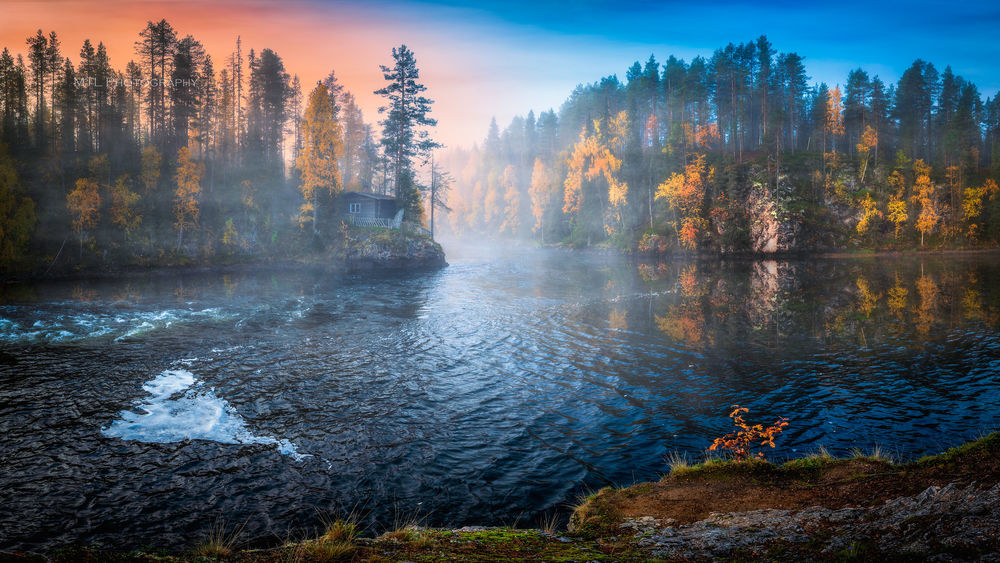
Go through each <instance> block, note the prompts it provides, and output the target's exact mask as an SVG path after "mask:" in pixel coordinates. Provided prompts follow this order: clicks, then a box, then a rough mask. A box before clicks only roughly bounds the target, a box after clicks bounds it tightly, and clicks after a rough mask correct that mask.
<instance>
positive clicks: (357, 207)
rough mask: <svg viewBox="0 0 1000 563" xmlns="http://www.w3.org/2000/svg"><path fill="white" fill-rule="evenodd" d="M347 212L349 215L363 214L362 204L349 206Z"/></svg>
mask: <svg viewBox="0 0 1000 563" xmlns="http://www.w3.org/2000/svg"><path fill="white" fill-rule="evenodd" d="M347 212H348V213H361V204H360V203H351V204H348V208H347Z"/></svg>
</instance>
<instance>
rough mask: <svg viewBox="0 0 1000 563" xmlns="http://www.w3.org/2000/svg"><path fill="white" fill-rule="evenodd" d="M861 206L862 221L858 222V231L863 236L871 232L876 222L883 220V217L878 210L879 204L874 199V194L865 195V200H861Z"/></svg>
mask: <svg viewBox="0 0 1000 563" xmlns="http://www.w3.org/2000/svg"><path fill="white" fill-rule="evenodd" d="M859 205H860V207H861V220H860V221H858V226H857V230H858V234H859V235H863V234H865V233H867V232H868V231H869V230H871V228H872V227H873V226H874V224H875V220H876V219H881V218H882V217H883V215H882V212H881V211H879V209H878V204H877V203H875V200H874V199H872V194H865V198H864V199H863V200H861V203H860V204H859Z"/></svg>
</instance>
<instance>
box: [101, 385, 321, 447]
mask: <svg viewBox="0 0 1000 563" xmlns="http://www.w3.org/2000/svg"><path fill="white" fill-rule="evenodd" d="M196 381H197V380H196V379H195V377H194V374H193V373H191V372H190V371H187V370H185V369H171V370H167V371H164V372H163V373H161V374H160V375H158V376H156V377H155V378H153V379H152V380H151V381H147V382H146V383H145V384H144V385H143V386H142V389H143V390H144V391H146V392H147V393H149V394H150V397H149V398H147V399H146V400H145V402H144V403H142V404H140V405H137V406H136V409H135V411H123V412H122V413H121V414H120V415H119V418H118V419H117V420H115V421H114V422H112V423H111V425H110V426H108V427H107V428H102V429H101V433H102V434H104V435H105V436H107V437H110V438H121V439H122V440H136V441H139V442H154V443H160V444H163V443H170V442H181V441H184V440H210V441H213V442H219V443H222V444H266V445H274V446H276V447H277V449H278V451H279V452H281V453H282V454H284V455H287V456H289V457H291V458H293V459H295V460H301V459H303V458H306V457H311V456H310V455H309V454H300V453H299V452H298V450H297V449H296V447H295V445H294V444H292V443H291V442H289V441H288V440H285V439H278V438H274V437H271V436H257V435H255V434H254V433H253V432H251V431H250V429H249V428H247V425H246V421H245V420H244V419H243V417H241V416H240V415H239V413H237V412H236V410H235V409H233V407H232V406H231V405H230V404H229V403H228V402H227V401H226V400H225V399H222V398H220V397H218V396H216V395H215V392H214V390H212V389H207V390H206V389H199V388H198V387H197V386H195V383H196Z"/></svg>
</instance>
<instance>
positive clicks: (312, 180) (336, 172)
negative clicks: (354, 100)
mask: <svg viewBox="0 0 1000 563" xmlns="http://www.w3.org/2000/svg"><path fill="white" fill-rule="evenodd" d="M301 131H302V148H301V150H300V152H299V157H298V159H296V161H295V166H296V168H298V170H299V174H300V179H299V190H300V191H301V192H302V199H303V200H305V202H304V203H303V204H302V206H301V207H300V209H299V224H300V225H305V223H307V222H308V223H312V232H313V234H314V235H315V234H318V233H319V232H320V215H321V209H320V208H321V207H324V206H325V207H327V209H326V211H323V214H327V215H329V214H331V212H332V210H333V205H334V197H335V196H336V195H337V194H338V193H340V191H341V188H342V185H343V184H342V177H341V171H340V165H339V164H338V163H339V160H340V158H341V157H342V156H343V151H344V141H343V136H342V133H341V128H340V123H338V122H337V119H336V118H335V117H334V105H333V99H332V98H331V97H330V93H329V91H328V90H327V87H326V85H324V84H322V83H320V84H317V85H316V88H314V89H313V91H312V93H311V94H310V95H309V103H308V105H307V106H306V113H305V117H304V118H303V120H302V125H301Z"/></svg>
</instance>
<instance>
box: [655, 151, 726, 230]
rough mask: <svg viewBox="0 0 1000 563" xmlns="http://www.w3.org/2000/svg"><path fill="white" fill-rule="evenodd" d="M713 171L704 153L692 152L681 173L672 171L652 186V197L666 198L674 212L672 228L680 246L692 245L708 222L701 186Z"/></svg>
mask: <svg viewBox="0 0 1000 563" xmlns="http://www.w3.org/2000/svg"><path fill="white" fill-rule="evenodd" d="M714 175H715V169H714V168H709V166H708V165H707V164H706V162H705V155H703V154H699V155H694V156H693V157H692V158H691V159H690V160H689V162H688V164H687V165H686V166H685V167H684V172H683V173H674V174H672V175H671V176H670V178H668V179H667V180H666V181H665V182H663V183H662V184H660V186H659V187H658V188H656V199H663V200H666V202H667V204H668V205H669V206H670V208H671V209H672V210H674V212H675V214H676V215H675V217H676V220H675V221H674V229H675V231H676V233H677V241H678V243H680V245H681V246H683V247H685V248H689V249H692V250H693V249H694V248H696V247H697V245H698V238H699V237H700V236H701V234H702V233H703V232H704V231H705V229H706V227H707V226H708V222H707V221H706V220H705V219H704V217H703V215H702V207H703V206H704V200H705V190H706V188H707V186H708V184H709V183H710V182H711V181H712V178H713V176H714Z"/></svg>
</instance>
